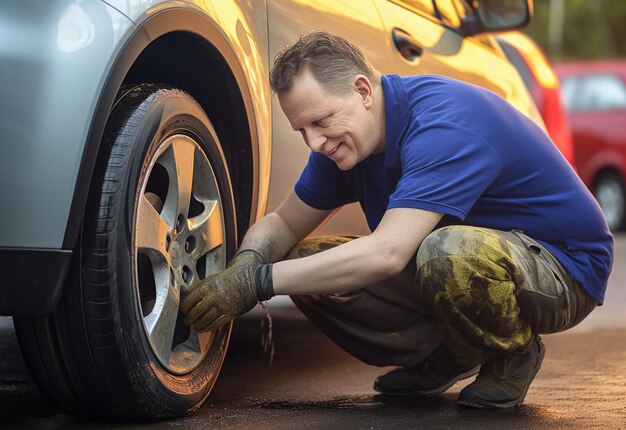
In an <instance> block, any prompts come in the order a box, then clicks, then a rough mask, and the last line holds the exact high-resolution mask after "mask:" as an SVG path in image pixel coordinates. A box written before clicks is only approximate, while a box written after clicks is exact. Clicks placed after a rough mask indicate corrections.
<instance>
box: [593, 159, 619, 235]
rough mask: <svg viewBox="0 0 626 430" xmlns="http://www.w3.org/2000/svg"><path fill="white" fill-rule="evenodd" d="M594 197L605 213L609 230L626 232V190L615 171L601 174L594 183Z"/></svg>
mask: <svg viewBox="0 0 626 430" xmlns="http://www.w3.org/2000/svg"><path fill="white" fill-rule="evenodd" d="M593 195H594V197H595V198H596V200H597V201H598V203H599V204H600V207H601V208H602V212H604V217H605V218H606V221H607V224H608V226H609V229H611V230H612V231H624V230H626V188H625V187H624V180H623V178H622V177H621V176H620V175H619V174H618V173H617V172H613V171H609V172H604V173H602V174H600V175H599V176H598V178H597V179H596V180H595V182H594V186H593Z"/></svg>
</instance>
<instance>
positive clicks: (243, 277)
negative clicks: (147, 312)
mask: <svg viewBox="0 0 626 430" xmlns="http://www.w3.org/2000/svg"><path fill="white" fill-rule="evenodd" d="M262 264H263V258H262V257H261V256H260V255H259V254H258V253H257V252H255V251H251V250H244V251H242V252H240V253H238V254H237V255H236V256H235V257H234V258H233V259H232V260H231V261H230V263H229V265H228V267H227V268H226V270H223V271H221V272H217V273H214V274H212V275H210V276H208V277H207V278H206V279H204V280H203V281H202V282H201V283H200V284H198V285H197V286H196V287H194V288H192V289H191V290H190V291H188V292H187V293H188V294H187V295H186V297H184V298H183V300H182V301H181V311H182V313H183V314H184V315H185V324H187V325H191V326H193V328H194V329H195V330H196V331H198V332H203V331H210V330H217V329H219V328H221V327H222V326H224V325H226V324H227V323H228V322H230V321H231V320H233V319H234V318H237V317H238V316H241V315H243V314H245V313H246V312H248V311H249V310H251V309H252V308H254V306H255V305H256V304H257V302H258V301H259V299H258V297H257V288H256V272H257V269H258V268H259V267H260V266H261V265H262Z"/></svg>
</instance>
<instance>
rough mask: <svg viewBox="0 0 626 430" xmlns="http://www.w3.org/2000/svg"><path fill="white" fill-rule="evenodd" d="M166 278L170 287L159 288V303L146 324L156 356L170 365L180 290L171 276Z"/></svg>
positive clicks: (146, 319) (145, 319)
mask: <svg viewBox="0 0 626 430" xmlns="http://www.w3.org/2000/svg"><path fill="white" fill-rule="evenodd" d="M164 278H165V279H168V280H167V281H165V282H166V283H167V285H168V287H167V288H163V289H160V288H158V287H157V301H156V303H155V306H154V309H153V310H152V312H151V313H150V314H149V315H148V316H146V317H145V318H144V322H145V324H146V329H147V331H148V336H149V337H150V339H151V341H152V345H153V347H154V348H155V349H156V351H155V352H156V354H157V355H158V356H159V358H160V359H161V360H162V362H163V363H169V359H170V354H171V352H172V340H173V339H174V329H175V328H176V318H177V316H178V307H179V303H180V295H179V291H178V288H176V287H175V286H174V285H173V283H172V282H170V281H169V276H165V277H164ZM162 281H163V280H161V282H162ZM157 282H158V280H157Z"/></svg>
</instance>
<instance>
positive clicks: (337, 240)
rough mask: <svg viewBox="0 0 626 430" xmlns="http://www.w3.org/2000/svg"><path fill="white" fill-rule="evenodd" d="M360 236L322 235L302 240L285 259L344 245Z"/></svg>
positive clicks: (306, 255)
mask: <svg viewBox="0 0 626 430" xmlns="http://www.w3.org/2000/svg"><path fill="white" fill-rule="evenodd" d="M356 238H358V236H320V237H312V238H310V239H305V240H303V241H300V242H299V243H298V244H297V245H296V246H294V247H293V248H291V250H290V251H289V252H288V253H287V255H286V256H285V258H284V259H285V260H293V259H296V258H303V257H308V256H309V255H313V254H317V253H318V252H322V251H326V250H328V249H330V248H334V247H335V246H339V245H343V244H344V243H347V242H350V241H351V240H354V239H356Z"/></svg>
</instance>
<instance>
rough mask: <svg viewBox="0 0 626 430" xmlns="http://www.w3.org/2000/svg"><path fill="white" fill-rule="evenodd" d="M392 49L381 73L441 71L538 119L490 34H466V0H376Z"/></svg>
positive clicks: (515, 74)
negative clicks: (493, 94)
mask: <svg viewBox="0 0 626 430" xmlns="http://www.w3.org/2000/svg"><path fill="white" fill-rule="evenodd" d="M375 2H376V4H377V6H378V8H379V10H380V13H381V16H382V19H383V22H384V26H385V31H386V33H387V36H388V38H389V39H390V40H391V41H392V44H393V51H392V56H391V59H390V61H389V62H388V63H387V64H386V65H385V66H384V67H383V68H382V69H381V72H383V73H397V74H400V75H417V74H430V73H434V74H440V75H445V76H449V77H451V78H455V79H459V80H462V81H465V82H469V83H472V84H475V85H479V86H481V87H484V88H487V89H489V90H492V91H494V92H496V93H497V94H499V95H500V96H502V97H504V98H505V99H507V100H508V101H509V103H511V104H512V105H514V106H515V107H516V108H518V110H520V111H521V112H523V113H524V114H526V115H528V116H530V117H531V118H533V119H534V120H537V121H538V122H539V123H541V124H542V121H541V119H540V117H539V115H538V113H537V111H536V108H535V106H534V104H533V103H532V101H531V100H530V97H529V95H528V92H527V91H526V89H525V87H524V84H523V82H522V81H521V78H520V77H519V74H518V73H517V72H516V70H515V69H514V68H513V66H512V65H511V64H510V63H509V62H508V60H507V59H506V57H505V56H504V54H503V53H502V51H501V50H500V48H499V46H498V45H497V43H495V41H494V40H493V37H492V36H491V35H485V34H479V35H474V36H470V37H465V36H463V34H462V26H461V22H462V19H464V18H465V17H466V16H467V15H468V14H472V13H473V10H472V8H471V7H469V6H468V4H467V3H466V2H465V0H375Z"/></svg>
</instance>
